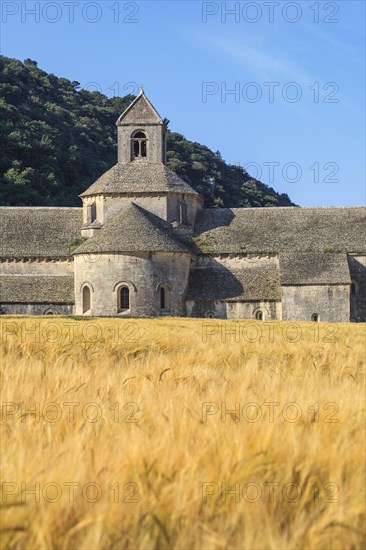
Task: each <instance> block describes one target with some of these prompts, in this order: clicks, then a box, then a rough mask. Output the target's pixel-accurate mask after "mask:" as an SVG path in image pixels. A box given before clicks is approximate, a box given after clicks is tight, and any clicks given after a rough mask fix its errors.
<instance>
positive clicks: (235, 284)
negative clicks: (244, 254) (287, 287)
mask: <svg viewBox="0 0 366 550" xmlns="http://www.w3.org/2000/svg"><path fill="white" fill-rule="evenodd" d="M186 299H187V300H197V301H211V300H225V302H230V301H248V302H250V301H261V300H263V301H279V300H281V287H280V276H279V270H278V268H276V267H263V266H261V267H247V268H240V269H235V268H234V269H230V270H229V269H227V268H225V267H223V266H220V267H209V268H197V269H193V270H192V271H191V273H190V278H189V286H188V292H187V298H186Z"/></svg>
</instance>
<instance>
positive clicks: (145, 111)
mask: <svg viewBox="0 0 366 550" xmlns="http://www.w3.org/2000/svg"><path fill="white" fill-rule="evenodd" d="M139 123H141V124H148V123H151V124H164V122H163V119H162V118H161V116H160V115H159V113H158V112H157V110H156V109H155V107H154V106H153V104H152V103H151V102H150V101H149V100H148V98H147V97H146V95H145V93H144V91H143V90H141V92H140V93H139V95H138V96H137V97H136V98H135V99H134V100H133V101H132V103H131V104H130V105H129V106H128V107H127V109H125V111H124V112H123V113H122V114H121V116H120V117H119V118H118V120H117V122H116V125H117V126H121V125H122V124H139Z"/></svg>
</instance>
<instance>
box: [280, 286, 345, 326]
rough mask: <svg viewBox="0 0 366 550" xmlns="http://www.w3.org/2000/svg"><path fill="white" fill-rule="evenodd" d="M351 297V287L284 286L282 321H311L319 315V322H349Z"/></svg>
mask: <svg viewBox="0 0 366 550" xmlns="http://www.w3.org/2000/svg"><path fill="white" fill-rule="evenodd" d="M349 295H350V290H349V285H317V286H284V287H282V319H283V320H285V321H287V320H292V321H311V317H312V315H313V314H314V313H317V314H318V315H319V321H325V322H329V323H346V322H349V320H350V299H349Z"/></svg>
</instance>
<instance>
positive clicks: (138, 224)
mask: <svg viewBox="0 0 366 550" xmlns="http://www.w3.org/2000/svg"><path fill="white" fill-rule="evenodd" d="M101 252H183V253H190V250H189V249H188V248H187V246H186V245H185V244H184V243H183V242H181V241H179V240H178V239H177V238H176V237H174V235H172V233H171V230H170V229H169V227H168V226H167V225H165V224H164V222H163V221H162V220H161V219H160V218H157V217H156V216H154V215H153V214H151V213H150V212H147V211H146V210H144V209H143V208H141V206H138V205H137V204H134V203H131V204H127V205H124V206H123V207H122V208H121V210H120V211H119V212H118V213H117V214H116V215H115V216H114V217H113V218H111V219H110V220H108V221H107V222H106V223H105V224H104V226H103V227H102V229H100V230H98V232H97V233H96V234H95V235H94V236H93V237H90V238H89V239H88V240H87V241H86V242H84V243H83V244H82V245H80V246H79V247H78V248H77V249H76V250H75V251H74V254H98V253H101Z"/></svg>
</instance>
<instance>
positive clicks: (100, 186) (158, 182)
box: [80, 160, 199, 197]
mask: <svg viewBox="0 0 366 550" xmlns="http://www.w3.org/2000/svg"><path fill="white" fill-rule="evenodd" d="M171 192H176V193H185V194H189V195H198V194H199V193H197V192H196V191H195V190H194V189H193V188H192V187H191V186H190V185H188V183H186V182H185V181H184V180H182V179H181V178H180V177H179V176H177V174H176V173H175V172H173V171H172V170H170V169H169V168H168V167H167V166H165V164H163V163H152V162H147V161H145V160H135V161H133V162H126V163H120V164H116V165H115V166H113V167H112V168H110V169H109V170H108V171H107V172H105V173H104V174H103V175H102V176H100V178H99V179H97V181H96V182H95V183H93V184H92V185H91V186H90V187H89V188H88V189H87V190H86V191H84V192H83V193H82V194H81V195H80V197H87V196H89V195H98V194H100V193H104V194H106V193H162V194H166V193H171Z"/></svg>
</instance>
